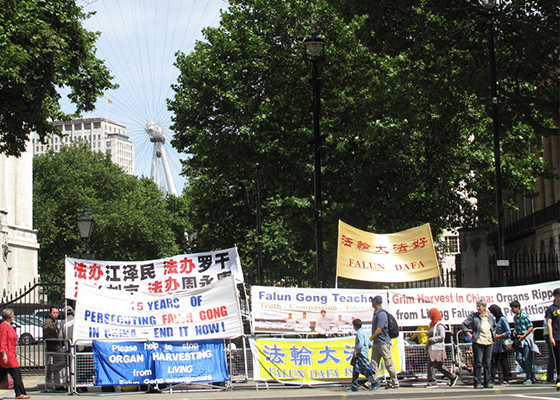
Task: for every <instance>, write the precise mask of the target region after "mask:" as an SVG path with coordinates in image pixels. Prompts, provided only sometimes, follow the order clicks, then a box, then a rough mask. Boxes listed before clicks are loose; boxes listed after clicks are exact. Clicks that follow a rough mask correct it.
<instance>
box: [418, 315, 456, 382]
mask: <svg viewBox="0 0 560 400" xmlns="http://www.w3.org/2000/svg"><path fill="white" fill-rule="evenodd" d="M428 315H429V317H430V320H431V322H430V326H429V328H428V341H427V343H426V352H427V353H428V357H429V358H430V359H429V361H428V384H427V385H426V387H427V388H436V387H437V386H438V385H437V381H436V370H438V371H439V372H441V373H442V374H443V375H444V376H445V377H446V378H447V379H449V386H455V384H456V383H457V379H459V376H457V375H456V374H453V373H451V371H449V369H447V367H446V366H445V365H443V362H444V361H445V360H446V359H447V352H446V351H445V326H444V324H443V322H442V320H443V318H442V316H441V313H440V312H439V310H438V309H437V308H432V309H431V310H429V311H428Z"/></svg>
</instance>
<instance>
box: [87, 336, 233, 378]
mask: <svg viewBox="0 0 560 400" xmlns="http://www.w3.org/2000/svg"><path fill="white" fill-rule="evenodd" d="M92 345H93V358H94V362H95V384H96V385H97V386H108V385H138V384H144V385H154V384H165V383H194V382H223V381H226V380H229V375H228V372H227V367H226V359H225V354H224V342H223V341H222V340H219V339H214V340H205V341H197V342H101V341H94V342H93V343H92Z"/></svg>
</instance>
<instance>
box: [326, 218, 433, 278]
mask: <svg viewBox="0 0 560 400" xmlns="http://www.w3.org/2000/svg"><path fill="white" fill-rule="evenodd" d="M337 276H341V277H343V278H350V279H356V280H360V281H370V282H411V281H420V280H423V279H429V278H435V277H438V276H440V273H439V265H438V261H437V256H436V252H435V249H434V242H433V239H432V232H431V229H430V224H425V225H422V226H419V227H416V228H412V229H408V230H406V231H402V232H397V233H390V234H386V235H380V234H375V233H369V232H365V231H362V230H360V229H357V228H354V227H353V226H350V225H348V224H346V223H344V222H342V221H340V220H339V221H338V258H337Z"/></svg>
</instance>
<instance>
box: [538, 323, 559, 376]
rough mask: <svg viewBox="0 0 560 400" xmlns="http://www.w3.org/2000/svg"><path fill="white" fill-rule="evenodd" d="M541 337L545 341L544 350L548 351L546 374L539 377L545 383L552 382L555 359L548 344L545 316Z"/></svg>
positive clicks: (548, 333)
mask: <svg viewBox="0 0 560 400" xmlns="http://www.w3.org/2000/svg"><path fill="white" fill-rule="evenodd" d="M543 338H544V342H545V343H546V350H547V351H548V359H547V360H546V374H544V375H543V376H542V377H541V379H542V380H545V379H546V382H547V383H552V382H554V371H555V370H556V365H555V364H556V360H555V359H554V349H553V348H552V345H551V344H550V331H549V330H548V322H547V320H546V316H545V318H544V324H543Z"/></svg>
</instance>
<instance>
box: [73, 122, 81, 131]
mask: <svg viewBox="0 0 560 400" xmlns="http://www.w3.org/2000/svg"><path fill="white" fill-rule="evenodd" d="M74 130H76V131H81V130H82V123H81V122H80V123H77V124H74Z"/></svg>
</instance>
